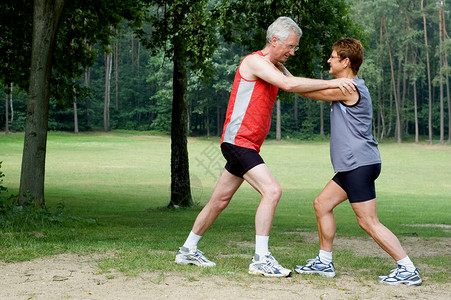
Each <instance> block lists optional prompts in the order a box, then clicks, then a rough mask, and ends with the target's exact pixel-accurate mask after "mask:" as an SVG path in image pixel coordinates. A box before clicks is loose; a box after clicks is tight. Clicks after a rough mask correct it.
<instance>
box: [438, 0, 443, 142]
mask: <svg viewBox="0 0 451 300" xmlns="http://www.w3.org/2000/svg"><path fill="white" fill-rule="evenodd" d="M439 5H440V6H441V8H440V10H439V22H438V24H439V25H438V27H439V39H438V40H439V45H438V49H439V51H438V52H439V80H440V82H439V84H440V144H443V143H444V142H445V108H444V101H443V73H444V70H443V69H444V61H445V59H444V57H443V56H444V54H443V52H444V51H443V39H444V33H443V26H442V25H443V20H442V10H443V8H444V5H443V0H440V4H439Z"/></svg>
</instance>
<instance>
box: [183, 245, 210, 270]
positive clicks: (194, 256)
mask: <svg viewBox="0 0 451 300" xmlns="http://www.w3.org/2000/svg"><path fill="white" fill-rule="evenodd" d="M175 262H176V263H178V264H179V265H196V266H200V267H214V266H216V264H215V263H214V262H212V261H210V260H209V259H208V258H206V257H205V255H204V253H203V252H202V251H200V250H199V249H197V248H193V249H188V248H185V247H180V248H179V250H178V251H177V255H176V256H175Z"/></svg>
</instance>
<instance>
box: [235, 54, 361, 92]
mask: <svg viewBox="0 0 451 300" xmlns="http://www.w3.org/2000/svg"><path fill="white" fill-rule="evenodd" d="M287 71H288V70H287ZM240 73H241V76H243V77H244V78H246V79H248V80H256V79H257V78H260V79H262V80H264V81H266V82H269V83H271V84H272V85H275V86H277V87H278V88H281V89H283V90H285V91H287V92H294V93H306V92H312V91H317V90H323V89H333V88H339V89H340V90H341V92H342V95H346V94H350V93H353V92H354V91H355V90H356V88H355V83H354V82H353V81H352V80H351V79H347V78H339V79H332V80H321V79H311V78H304V77H295V76H290V75H291V74H290V75H289V76H285V75H284V74H283V72H282V71H281V70H280V69H278V68H276V66H274V64H272V63H271V62H270V61H268V60H266V59H265V58H263V57H261V56H259V55H250V56H248V57H246V58H245V59H244V60H243V62H242V63H241V67H240ZM288 73H289V72H288Z"/></svg>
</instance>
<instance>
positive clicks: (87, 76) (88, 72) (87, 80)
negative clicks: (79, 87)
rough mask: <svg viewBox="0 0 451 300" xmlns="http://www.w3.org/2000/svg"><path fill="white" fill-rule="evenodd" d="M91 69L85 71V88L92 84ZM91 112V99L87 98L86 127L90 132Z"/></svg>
mask: <svg viewBox="0 0 451 300" xmlns="http://www.w3.org/2000/svg"><path fill="white" fill-rule="evenodd" d="M91 70H92V69H91V68H87V69H86V71H85V86H86V87H89V85H90V83H91ZM89 110H90V101H89V97H87V98H86V127H87V128H88V130H90V129H91V116H90V114H89Z"/></svg>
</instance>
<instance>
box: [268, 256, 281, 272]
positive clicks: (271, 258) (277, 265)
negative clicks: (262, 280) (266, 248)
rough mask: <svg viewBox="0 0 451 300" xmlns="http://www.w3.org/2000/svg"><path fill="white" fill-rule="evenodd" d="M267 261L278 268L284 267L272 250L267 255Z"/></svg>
mask: <svg viewBox="0 0 451 300" xmlns="http://www.w3.org/2000/svg"><path fill="white" fill-rule="evenodd" d="M266 258H267V259H266V261H267V262H268V264H270V265H271V266H274V267H276V268H279V267H280V268H282V265H281V264H279V262H278V261H277V260H276V259H275V258H274V256H272V254H271V252H270V253H269V254H268V255H266Z"/></svg>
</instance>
